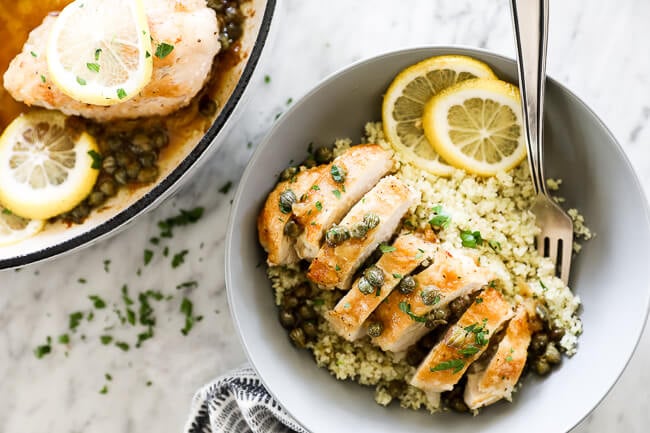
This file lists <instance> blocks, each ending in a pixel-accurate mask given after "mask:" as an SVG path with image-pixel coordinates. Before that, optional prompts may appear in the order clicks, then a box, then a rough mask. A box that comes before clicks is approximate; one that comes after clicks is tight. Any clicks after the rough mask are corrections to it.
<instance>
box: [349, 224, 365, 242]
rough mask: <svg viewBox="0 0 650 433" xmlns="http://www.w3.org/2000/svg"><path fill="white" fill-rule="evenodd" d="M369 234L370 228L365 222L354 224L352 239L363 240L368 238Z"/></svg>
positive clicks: (351, 230)
mask: <svg viewBox="0 0 650 433" xmlns="http://www.w3.org/2000/svg"><path fill="white" fill-rule="evenodd" d="M367 233H368V228H367V227H366V225H365V224H364V223H363V222H360V223H357V224H354V225H353V226H352V228H350V237H351V238H354V239H362V238H364V237H366V234H367Z"/></svg>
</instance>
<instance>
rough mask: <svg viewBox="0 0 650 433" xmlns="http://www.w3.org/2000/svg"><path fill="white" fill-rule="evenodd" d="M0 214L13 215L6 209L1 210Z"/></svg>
mask: <svg viewBox="0 0 650 433" xmlns="http://www.w3.org/2000/svg"><path fill="white" fill-rule="evenodd" d="M2 213H3V214H5V215H13V212H12V211H10V210H9V209H7V208H4V209H2Z"/></svg>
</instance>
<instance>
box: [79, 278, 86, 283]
mask: <svg viewBox="0 0 650 433" xmlns="http://www.w3.org/2000/svg"><path fill="white" fill-rule="evenodd" d="M86 282H87V281H86V279H85V278H79V279H78V280H77V283H79V284H86Z"/></svg>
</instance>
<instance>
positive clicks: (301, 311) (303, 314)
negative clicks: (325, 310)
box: [298, 305, 316, 320]
mask: <svg viewBox="0 0 650 433" xmlns="http://www.w3.org/2000/svg"><path fill="white" fill-rule="evenodd" d="M298 315H299V316H300V318H301V319H303V320H311V319H315V318H316V312H315V311H314V309H313V308H311V307H310V306H309V305H301V306H300V308H298Z"/></svg>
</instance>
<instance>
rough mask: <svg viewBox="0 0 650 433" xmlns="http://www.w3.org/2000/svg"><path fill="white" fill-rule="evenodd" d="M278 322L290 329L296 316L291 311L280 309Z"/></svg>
mask: <svg viewBox="0 0 650 433" xmlns="http://www.w3.org/2000/svg"><path fill="white" fill-rule="evenodd" d="M280 323H281V324H282V326H283V327H285V328H286V329H291V328H293V327H294V326H296V318H295V316H294V315H293V314H292V313H291V311H289V310H286V309H282V310H280Z"/></svg>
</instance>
